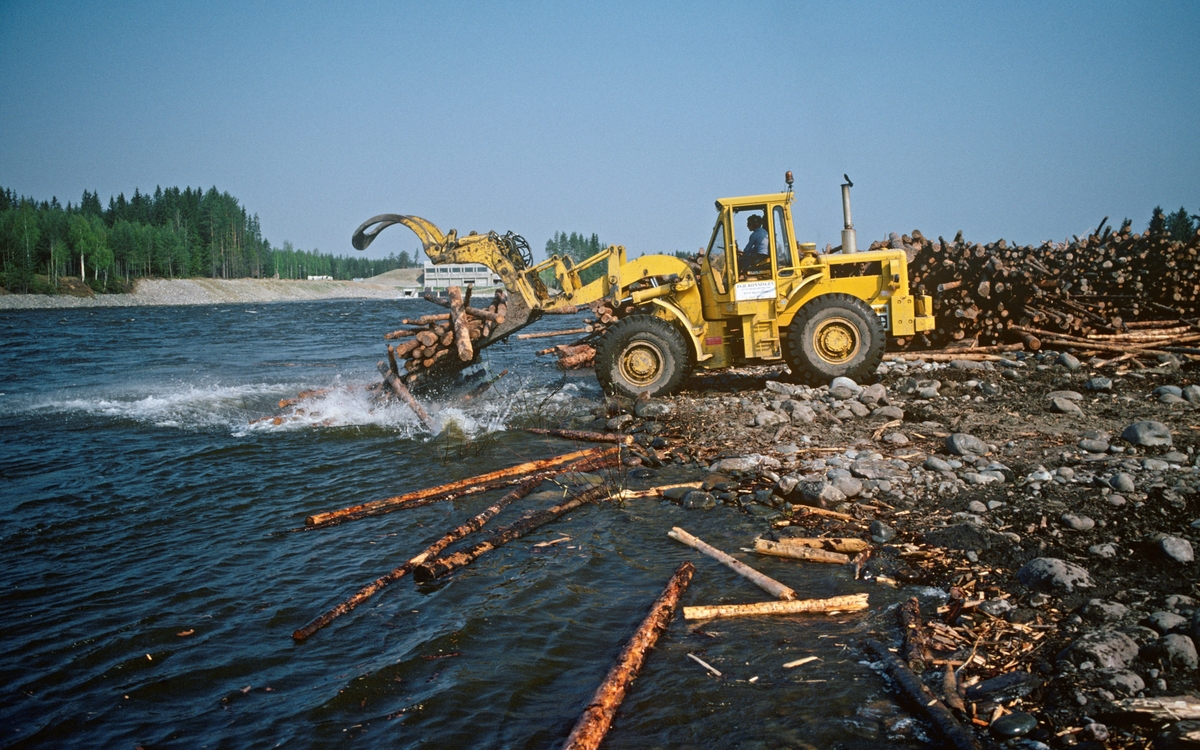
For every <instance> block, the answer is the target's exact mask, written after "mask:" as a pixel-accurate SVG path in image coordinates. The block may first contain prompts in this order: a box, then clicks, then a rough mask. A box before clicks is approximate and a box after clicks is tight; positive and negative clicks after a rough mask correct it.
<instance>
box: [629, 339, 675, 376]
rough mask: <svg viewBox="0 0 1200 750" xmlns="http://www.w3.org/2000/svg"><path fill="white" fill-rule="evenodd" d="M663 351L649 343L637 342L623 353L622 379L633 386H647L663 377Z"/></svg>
mask: <svg viewBox="0 0 1200 750" xmlns="http://www.w3.org/2000/svg"><path fill="white" fill-rule="evenodd" d="M664 361H665V357H664V356H663V352H662V349H660V348H658V347H657V346H655V345H654V344H652V343H650V342H649V341H635V342H634V343H632V344H630V345H629V346H628V347H626V348H625V351H623V352H622V353H621V360H620V363H619V366H620V368H621V377H623V378H624V379H625V380H627V381H629V382H630V383H632V384H633V385H637V386H646V385H650V384H652V383H653V382H654V381H656V380H658V379H659V378H660V377H662V373H663V362H664Z"/></svg>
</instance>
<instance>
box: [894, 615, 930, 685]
mask: <svg viewBox="0 0 1200 750" xmlns="http://www.w3.org/2000/svg"><path fill="white" fill-rule="evenodd" d="M897 616H898V617H899V619H900V630H901V631H902V632H903V633H904V646H903V648H902V649H901V651H900V652H901V653H902V654H904V661H905V662H907V663H908V668H909V669H911V670H912V671H913V673H914V674H921V673H922V672H924V671H925V667H926V666H928V665H929V664H930V663H931V662H932V661H933V655H932V654H931V653H929V642H928V641H927V640H926V638H925V630H924V628H923V627H922V625H921V604H920V602H918V601H917V597H915V596H913V597H910V598H909V599H908V600H907V601H904V602H901V603H900V606H899V607H898V608H897Z"/></svg>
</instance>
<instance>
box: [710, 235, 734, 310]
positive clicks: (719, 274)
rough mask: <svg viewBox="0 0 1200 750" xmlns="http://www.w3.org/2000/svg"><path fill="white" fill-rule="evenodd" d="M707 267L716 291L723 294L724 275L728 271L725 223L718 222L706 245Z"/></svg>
mask: <svg viewBox="0 0 1200 750" xmlns="http://www.w3.org/2000/svg"><path fill="white" fill-rule="evenodd" d="M708 265H709V267H710V268H711V269H712V277H713V283H714V284H716V285H717V291H718V292H719V293H721V294H724V293H725V273H726V271H728V270H729V269H728V266H729V257H728V253H727V251H726V248H725V222H724V221H718V222H717V228H716V230H715V231H714V232H713V236H712V242H710V243H709V244H708Z"/></svg>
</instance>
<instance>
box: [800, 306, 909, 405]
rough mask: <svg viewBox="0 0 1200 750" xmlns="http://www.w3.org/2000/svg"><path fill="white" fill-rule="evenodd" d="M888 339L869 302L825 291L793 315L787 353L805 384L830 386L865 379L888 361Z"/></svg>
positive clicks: (870, 376) (863, 380)
mask: <svg viewBox="0 0 1200 750" xmlns="http://www.w3.org/2000/svg"><path fill="white" fill-rule="evenodd" d="M886 339H887V334H886V333H885V332H884V330H883V324H882V323H880V321H879V316H877V315H876V314H875V311H874V310H872V309H871V307H870V305H868V304H867V303H865V302H863V301H862V300H861V299H859V298H858V297H852V296H850V295H848V294H826V295H823V296H821V297H817V298H816V299H814V300H813V301H812V302H809V303H808V304H807V305H805V306H804V307H802V308H800V311H799V312H797V313H796V317H794V318H792V322H791V325H789V326H788V329H787V341H786V343H785V346H784V355H785V359H786V360H787V363H788V367H789V368H790V369H791V371H792V376H793V377H794V378H796V379H797V380H799V381H800V382H803V383H807V384H809V385H814V386H819V385H827V384H828V383H829V381H831V380H833V379H834V378H837V377H847V378H850V379H851V380H854V381H856V382H865V381H867V380H869V379H870V378H872V377H874V375H875V371H876V370H877V369H878V368H879V363H880V362H882V361H883V349H884V345H885V344H886Z"/></svg>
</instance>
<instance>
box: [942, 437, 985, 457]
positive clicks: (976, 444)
mask: <svg viewBox="0 0 1200 750" xmlns="http://www.w3.org/2000/svg"><path fill="white" fill-rule="evenodd" d="M946 450H947V452H949V453H953V454H954V455H956V456H965V455H967V454H970V455H973V456H986V455H987V454H988V453H989V452H990V451H989V449H988V445H987V443H985V442H983V441H982V440H980V439H979V438H977V437H975V436H974V435H968V434H967V433H965V432H956V433H954V434H953V435H951V436H950V437H948V438H946Z"/></svg>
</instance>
